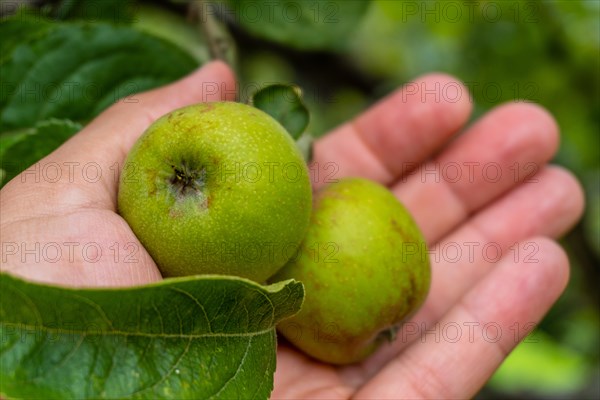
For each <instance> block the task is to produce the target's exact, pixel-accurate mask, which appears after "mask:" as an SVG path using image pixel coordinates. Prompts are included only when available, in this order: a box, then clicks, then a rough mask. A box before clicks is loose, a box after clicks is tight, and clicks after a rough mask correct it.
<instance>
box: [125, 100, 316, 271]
mask: <svg viewBox="0 0 600 400" xmlns="http://www.w3.org/2000/svg"><path fill="white" fill-rule="evenodd" d="M125 165H126V167H125V168H126V172H125V173H123V174H122V175H121V179H120V185H119V194H118V210H119V213H120V214H121V216H122V217H123V218H125V220H126V221H127V222H128V224H129V226H130V227H131V228H132V230H133V232H134V233H135V235H136V236H137V238H138V239H139V240H140V242H141V243H142V245H143V246H144V248H145V249H146V250H148V252H149V253H150V255H151V256H152V259H153V260H154V261H155V262H156V263H157V264H158V266H159V267H160V271H161V273H162V274H163V276H165V277H167V276H184V275H195V274H224V275H235V276H241V277H244V278H248V279H253V280H255V281H258V282H263V281H265V280H266V279H267V278H269V277H270V276H272V275H273V274H274V273H275V272H276V271H277V270H278V269H280V268H281V267H282V266H283V264H285V262H286V261H287V259H288V258H289V255H290V254H291V253H292V252H293V251H294V250H295V249H296V248H297V247H298V246H299V245H300V242H301V241H302V238H303V237H304V234H305V233H306V229H307V228H308V222H309V218H310V210H311V195H312V191H311V186H310V180H309V177H308V170H307V168H306V166H305V162H304V160H303V159H302V155H301V154H300V152H299V151H298V150H297V148H296V146H295V144H294V141H293V140H292V139H291V137H290V136H289V135H288V134H287V132H286V131H285V129H284V128H283V127H282V126H281V125H279V124H278V123H277V122H276V121H275V120H274V119H273V118H271V117H270V116H268V115H267V114H265V113H264V112H262V111H260V110H258V109H255V108H253V107H250V106H247V105H244V104H240V103H234V102H216V103H204V104H198V105H193V106H189V107H184V108H180V109H178V110H176V111H174V112H172V113H169V114H167V115H165V116H163V117H161V118H160V119H158V120H157V121H156V122H154V123H153V124H152V125H151V126H150V127H149V128H148V129H147V130H146V132H145V133H144V135H142V137H140V139H139V140H138V141H137V142H136V143H135V145H134V146H133V148H132V149H131V151H130V152H129V154H128V156H127V159H126V160H125ZM289 249H291V250H289Z"/></svg>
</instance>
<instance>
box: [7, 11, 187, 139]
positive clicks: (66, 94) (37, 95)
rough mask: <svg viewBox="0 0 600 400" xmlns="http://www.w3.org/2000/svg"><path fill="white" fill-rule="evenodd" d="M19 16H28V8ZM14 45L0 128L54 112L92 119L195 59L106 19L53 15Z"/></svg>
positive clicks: (182, 69) (172, 75)
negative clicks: (58, 19) (63, 19)
mask: <svg viewBox="0 0 600 400" xmlns="http://www.w3.org/2000/svg"><path fill="white" fill-rule="evenodd" d="M37 19H41V18H40V17H37ZM17 20H18V21H24V22H22V23H29V22H28V21H29V20H28V18H26V17H23V16H21V17H19V18H18V19H17ZM7 23H10V24H14V23H15V20H14V19H11V18H9V19H7V20H4V21H2V22H0V33H2V32H3V31H4V29H5V28H4V24H7ZM16 23H17V24H18V23H21V22H16ZM11 29H14V27H13V28H11ZM8 47H9V48H11V49H12V52H11V53H10V54H9V55H8V56H3V58H2V59H1V60H0V68H1V69H2V90H1V91H0V132H1V131H6V130H13V129H17V128H24V127H30V126H33V125H35V123H36V122H37V121H39V120H44V119H48V118H61V119H71V120H74V121H87V120H89V119H91V118H92V117H94V116H96V115H98V114H99V113H100V112H101V111H102V110H104V109H105V108H106V107H107V106H109V105H111V104H112V103H114V102H115V101H117V100H119V99H121V98H123V97H126V96H129V95H131V94H133V93H138V92H140V91H144V90H147V89H150V88H154V87H157V86H161V85H163V84H166V83H169V82H172V81H173V80H175V79H178V78H180V77H181V76H183V75H185V74H187V73H189V72H190V71H192V70H193V69H195V68H196V67H197V62H196V61H195V60H194V58H192V57H191V56H190V55H189V54H187V53H185V52H184V51H183V50H181V49H180V48H178V47H176V46H174V45H173V44H171V43H169V42H167V41H165V40H162V39H159V38H157V37H154V36H151V35H148V34H145V33H143V32H139V31H137V30H135V29H132V28H130V27H125V26H113V25H110V24H105V23H95V24H88V23H80V22H77V23H55V24H51V27H50V28H49V29H48V30H47V31H45V32H44V34H43V35H39V36H36V37H35V38H33V39H32V40H29V41H26V42H24V43H21V44H18V45H11V46H8ZM123 101H125V102H136V101H137V100H136V99H135V96H133V97H132V98H128V99H125V100H123Z"/></svg>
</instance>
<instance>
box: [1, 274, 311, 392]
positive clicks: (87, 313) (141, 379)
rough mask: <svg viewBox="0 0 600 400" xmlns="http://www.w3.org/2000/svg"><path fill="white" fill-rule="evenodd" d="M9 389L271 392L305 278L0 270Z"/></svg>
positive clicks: (4, 387)
mask: <svg viewBox="0 0 600 400" xmlns="http://www.w3.org/2000/svg"><path fill="white" fill-rule="evenodd" d="M0 294H1V299H0V362H1V367H2V368H1V372H0V394H2V396H3V397H7V398H12V397H17V398H44V399H51V398H55V399H85V398H127V399H144V398H149V399H150V398H151V399H157V398H171V399H174V398H177V399H203V398H213V399H221V398H222V399H236V398H259V399H260V398H263V399H266V398H268V396H269V394H270V392H271V390H272V385H273V373H274V370H275V350H276V337H275V330H274V326H275V324H276V323H277V322H278V321H280V320H282V319H284V318H286V317H289V316H291V315H293V314H294V313H296V312H297V311H298V310H299V309H300V307H301V303H302V300H303V296H304V289H303V287H302V284H301V283H299V282H295V281H284V282H279V283H277V284H274V285H270V286H260V285H258V284H256V283H254V282H251V281H248V280H244V279H239V278H235V277H225V276H210V275H207V276H197V277H186V278H177V279H167V280H164V281H162V282H159V283H155V284H151V285H146V286H139V287H133V288H116V289H67V288H61V287H55V286H46V285H41V284H36V283H31V282H26V281H23V280H20V279H17V278H14V277H12V276H10V275H7V274H1V275H0Z"/></svg>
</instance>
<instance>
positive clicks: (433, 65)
mask: <svg viewBox="0 0 600 400" xmlns="http://www.w3.org/2000/svg"><path fill="white" fill-rule="evenodd" d="M86 1H87V0H62V1H59V0H55V1H45V2H41V6H40V8H39V10H40V11H41V12H42V14H44V15H47V16H49V17H50V18H53V19H55V20H82V19H83V20H85V21H86V22H90V20H93V21H92V22H94V23H103V22H109V23H111V24H115V25H119V26H123V25H127V26H128V28H127V29H131V30H135V31H137V32H143V33H145V34H148V35H154V36H156V37H159V38H161V40H164V41H166V42H170V43H171V45H172V47H173V48H178V49H180V50H183V51H184V52H185V53H187V54H188V56H190V58H191V59H193V60H195V62H196V63H197V64H202V63H203V62H205V61H206V60H207V59H208V57H209V53H210V51H209V48H208V47H207V42H208V41H210V38H209V39H207V38H206V37H204V36H203V35H202V34H201V33H200V32H202V29H199V28H201V27H202V23H203V20H204V18H205V17H206V15H207V14H210V15H211V16H216V17H217V19H218V20H220V21H222V23H224V24H226V25H227V29H228V30H229V31H230V32H231V36H228V35H227V36H226V41H227V42H226V43H219V45H220V46H225V47H227V50H228V51H229V53H228V54H237V56H236V57H234V56H232V57H228V61H229V62H230V63H234V67H235V68H236V69H237V72H238V76H239V78H240V81H241V82H240V86H239V89H240V98H242V99H247V98H249V97H251V94H252V93H253V92H254V91H255V90H256V89H258V88H260V87H262V86H264V85H266V84H271V83H286V84H289V83H294V84H297V85H299V86H300V87H302V88H303V91H304V100H305V102H306V104H307V105H308V107H309V109H310V111H311V121H310V124H309V128H308V129H309V131H310V132H311V133H312V134H313V135H314V136H320V135H323V134H324V133H326V132H327V131H328V130H329V129H331V128H333V127H335V126H336V125H338V124H340V123H342V122H343V121H345V120H346V119H348V118H351V117H352V116H354V115H356V114H357V113H358V112H360V111H361V110H363V109H364V108H366V107H367V106H368V105H370V104H372V103H373V102H375V101H377V100H378V99H380V98H381V97H383V96H384V95H386V94H387V93H389V92H391V91H392V90H394V89H396V88H397V87H398V86H401V85H402V84H404V83H406V82H409V81H411V80H413V79H415V78H416V77H418V76H419V75H421V74H425V73H429V72H433V71H441V72H446V73H449V74H453V75H455V76H457V77H458V78H460V79H462V80H463V81H464V82H465V83H466V85H467V87H468V88H469V91H470V96H471V97H472V99H473V102H474V106H475V112H474V115H473V119H476V118H478V117H479V116H480V115H481V114H482V113H484V112H485V111H487V110H489V109H490V108H492V107H494V106H496V105H498V104H500V103H503V102H517V101H532V102H536V103H539V104H541V105H543V106H544V107H546V108H547V109H548V110H549V111H550V112H551V113H552V114H553V115H554V116H555V118H556V120H557V121H558V124H559V126H560V128H561V147H560V150H559V152H558V155H557V156H556V158H555V160H554V161H555V162H556V163H558V164H560V165H563V166H565V167H566V168H568V169H570V170H571V171H573V172H574V173H575V174H576V175H577V176H578V177H579V179H580V180H581V182H582V183H583V184H584V187H585V191H586V197H587V200H588V205H587V208H586V212H585V215H584V218H583V221H582V222H581V223H580V224H578V225H577V226H576V227H575V228H574V229H573V231H572V232H571V233H570V234H568V235H567V236H566V237H565V238H563V240H562V244H563V245H564V246H565V247H566V249H567V251H568V253H569V257H570V260H571V263H572V267H573V268H572V279H571V282H570V283H569V286H568V288H567V290H566V292H565V294H564V295H563V296H562V298H561V299H560V300H559V302H558V303H557V304H556V306H555V307H554V308H553V309H552V310H551V311H550V312H549V314H548V315H547V317H546V318H545V319H544V320H543V321H542V323H541V324H540V325H539V327H538V329H537V331H536V335H535V337H536V338H537V340H538V341H537V343H524V344H522V345H520V346H518V347H517V349H516V350H515V351H514V352H513V353H512V354H511V355H510V356H509V358H508V359H507V361H506V362H505V363H504V365H503V366H502V367H501V369H500V370H499V371H498V373H497V374H496V375H495V376H494V377H493V379H492V380H491V381H490V384H489V385H488V386H487V387H486V388H485V389H484V390H483V391H482V393H481V394H480V395H479V397H480V398H521V397H523V396H525V395H527V396H528V397H530V398H556V397H561V398H565V397H567V398H598V397H600V389H599V385H600V367H599V365H600V356H599V354H600V346H599V343H598V338H599V337H600V319H599V306H598V304H599V301H600V299H599V297H598V289H597V284H598V282H599V278H600V274H599V271H598V266H599V265H600V73H599V71H600V1H597V0H579V1H575V0H574V1H566V0H565V1H562V0H559V1H521V0H505V1H487V0H479V1H471V0H464V1H462V0H461V1H400V0H374V1H370V2H366V1H362V0H345V1H337V0H336V1H333V0H318V1H317V0H301V1H291V0H261V1H259V0H252V1H250V0H248V1H246V0H221V1H207V0H202V1H199V0H195V1H194V2H193V4H194V5H195V7H196V11H198V10H199V11H200V15H199V17H198V16H197V15H196V16H194V14H193V13H192V12H191V10H193V9H192V7H190V4H191V3H190V2H188V1H184V0H154V1H152V2H151V3H153V4H151V5H150V6H148V5H147V2H144V3H142V2H136V1H125V2H118V1H117V2H115V1H113V0H108V1H106V2H103V3H102V4H103V6H102V7H95V8H86ZM203 13H204V14H203ZM40 27H41V25H38V26H30V27H24V26H21V27H10V26H8V25H5V27H4V29H5V32H7V33H10V29H15V30H14V32H13V33H18V29H28V30H29V31H30V32H29V34H28V36H27V37H30V38H34V39H35V40H38V39H36V38H35V31H36V30H39V29H40ZM29 28H31V29H29ZM64 29H67V28H64ZM69 29H71V28H69ZM121 29H126V28H125V27H123V28H121ZM219 29H220V28H219ZM195 33H198V36H195ZM204 33H205V34H206V31H204ZM208 33H209V34H210V32H208ZM128 35H130V36H131V35H134V33H133V32H129V33H128ZM221 36H222V35H221ZM10 37H12V38H16V37H17V36H16V35H14V34H13V35H11V36H10ZM34 39H31V40H34ZM39 40H41V39H39ZM145 40H146V39H145ZM1 45H2V47H1V48H0V49H1V50H2V56H1V57H0V63H10V62H12V61H11V60H10V59H9V58H10V57H7V54H9V53H10V52H11V51H12V50H13V49H14V47H15V46H17V45H23V43H22V42H18V41H17V42H15V41H13V40H3V41H2V42H1ZM173 48H171V47H168V49H169V51H174V50H173ZM9 50H10V51H9ZM10 54H12V53H10ZM124 57H126V56H124ZM234 60H236V61H234ZM186 63H188V64H189V59H186ZM169 68H171V67H168V66H165V67H164V69H165V71H167V70H169ZM189 68H190V66H189V65H187V64H186V65H185V66H183V67H182V70H188V69H189ZM171 69H172V68H171ZM154 73H155V74H157V75H159V76H161V77H162V76H163V75H164V74H166V72H163V71H158V70H157V71H155V72H154ZM179 74H180V71H179V70H178V71H177V72H176V73H175V74H174V75H179ZM120 83H121V84H126V82H120ZM146 83H147V85H145V86H144V88H147V87H152V86H155V85H158V84H159V83H160V82H159V81H158V80H153V81H151V82H146ZM104 106H105V105H104ZM94 111H95V112H98V111H99V109H95V110H94ZM37 122H39V121H37ZM77 122H85V120H78V121H77ZM30 125H31V124H30ZM7 140H8V139H7ZM7 143H8V142H7ZM11 143H12V142H11Z"/></svg>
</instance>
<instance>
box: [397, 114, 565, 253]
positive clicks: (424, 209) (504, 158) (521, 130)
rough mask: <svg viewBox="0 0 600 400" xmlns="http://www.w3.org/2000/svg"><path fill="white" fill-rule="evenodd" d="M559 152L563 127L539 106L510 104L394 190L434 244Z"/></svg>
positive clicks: (478, 123)
mask: <svg viewBox="0 0 600 400" xmlns="http://www.w3.org/2000/svg"><path fill="white" fill-rule="evenodd" d="M557 147H558V127H557V125H556V122H555V121H554V119H553V118H552V116H550V114H548V112H546V111H545V110H544V109H542V108H541V107H539V106H536V105H533V104H525V103H518V104H515V103H512V104H506V105H504V106H501V107H498V108H496V109H495V110H494V111H492V112H490V113H488V114H487V115H486V116H484V117H483V118H482V119H481V120H480V121H478V122H477V123H475V124H474V125H473V126H472V127H471V128H469V129H468V130H467V132H465V134H464V135H461V136H460V137H459V138H457V139H456V140H455V141H454V142H453V143H451V144H450V146H449V147H448V148H447V149H445V150H444V151H443V152H442V153H441V154H440V155H439V156H438V157H436V158H435V159H434V160H432V161H430V162H428V163H426V164H425V165H423V166H421V167H420V168H419V169H417V170H415V171H413V173H411V174H410V175H409V176H405V177H404V178H403V179H401V180H400V181H399V182H398V183H397V184H396V185H395V186H394V187H393V191H394V193H395V194H396V195H397V196H398V198H399V199H401V200H402V202H403V203H404V204H405V205H406V206H407V207H408V208H409V209H410V210H411V212H412V214H413V216H414V218H415V220H416V221H417V224H418V225H419V226H420V227H421V229H422V230H423V233H424V234H425V237H426V238H427V240H428V242H429V243H434V242H436V241H437V240H438V239H439V238H441V237H442V236H443V235H445V234H446V233H448V232H449V231H450V230H452V229H453V228H454V227H456V226H457V225H459V224H460V223H461V222H462V221H464V220H465V219H466V218H467V217H468V216H469V215H471V214H472V213H473V212H475V211H476V210H478V209H480V208H481V207H483V206H484V205H486V204H488V203H489V202H490V201H492V200H493V199H495V198H496V197H498V196H500V195H502V194H503V193H505V192H506V191H508V190H510V188H512V187H513V186H515V185H517V184H518V183H519V182H522V181H525V180H531V179H532V176H533V175H534V174H535V173H536V172H537V171H538V170H539V169H541V168H542V167H543V165H544V164H545V163H546V162H547V161H548V160H550V158H551V157H552V156H553V155H554V153H555V152H556V150H557Z"/></svg>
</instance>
